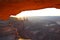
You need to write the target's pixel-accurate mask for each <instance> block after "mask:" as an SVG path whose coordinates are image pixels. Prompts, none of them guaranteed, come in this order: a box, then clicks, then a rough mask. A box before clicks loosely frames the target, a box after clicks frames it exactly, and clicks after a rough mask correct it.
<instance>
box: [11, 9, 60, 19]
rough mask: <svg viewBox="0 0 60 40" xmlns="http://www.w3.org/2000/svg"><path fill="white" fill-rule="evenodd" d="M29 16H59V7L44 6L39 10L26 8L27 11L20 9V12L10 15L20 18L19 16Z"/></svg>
mask: <svg viewBox="0 0 60 40" xmlns="http://www.w3.org/2000/svg"><path fill="white" fill-rule="evenodd" d="M30 16H60V9H56V8H45V9H39V10H28V11H22V12H21V13H19V14H17V15H16V16H12V17H17V18H20V17H30Z"/></svg>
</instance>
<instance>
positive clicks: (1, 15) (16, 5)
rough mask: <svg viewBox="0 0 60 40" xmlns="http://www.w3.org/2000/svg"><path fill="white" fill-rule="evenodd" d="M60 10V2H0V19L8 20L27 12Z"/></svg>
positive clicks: (2, 0) (26, 0)
mask: <svg viewBox="0 0 60 40" xmlns="http://www.w3.org/2000/svg"><path fill="white" fill-rule="evenodd" d="M44 8H58V9H60V0H29V1H28V0H5V1H4V0H0V19H3V20H6V19H8V18H9V16H10V15H16V14H18V13H20V12H21V11H25V10H38V9H44Z"/></svg>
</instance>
